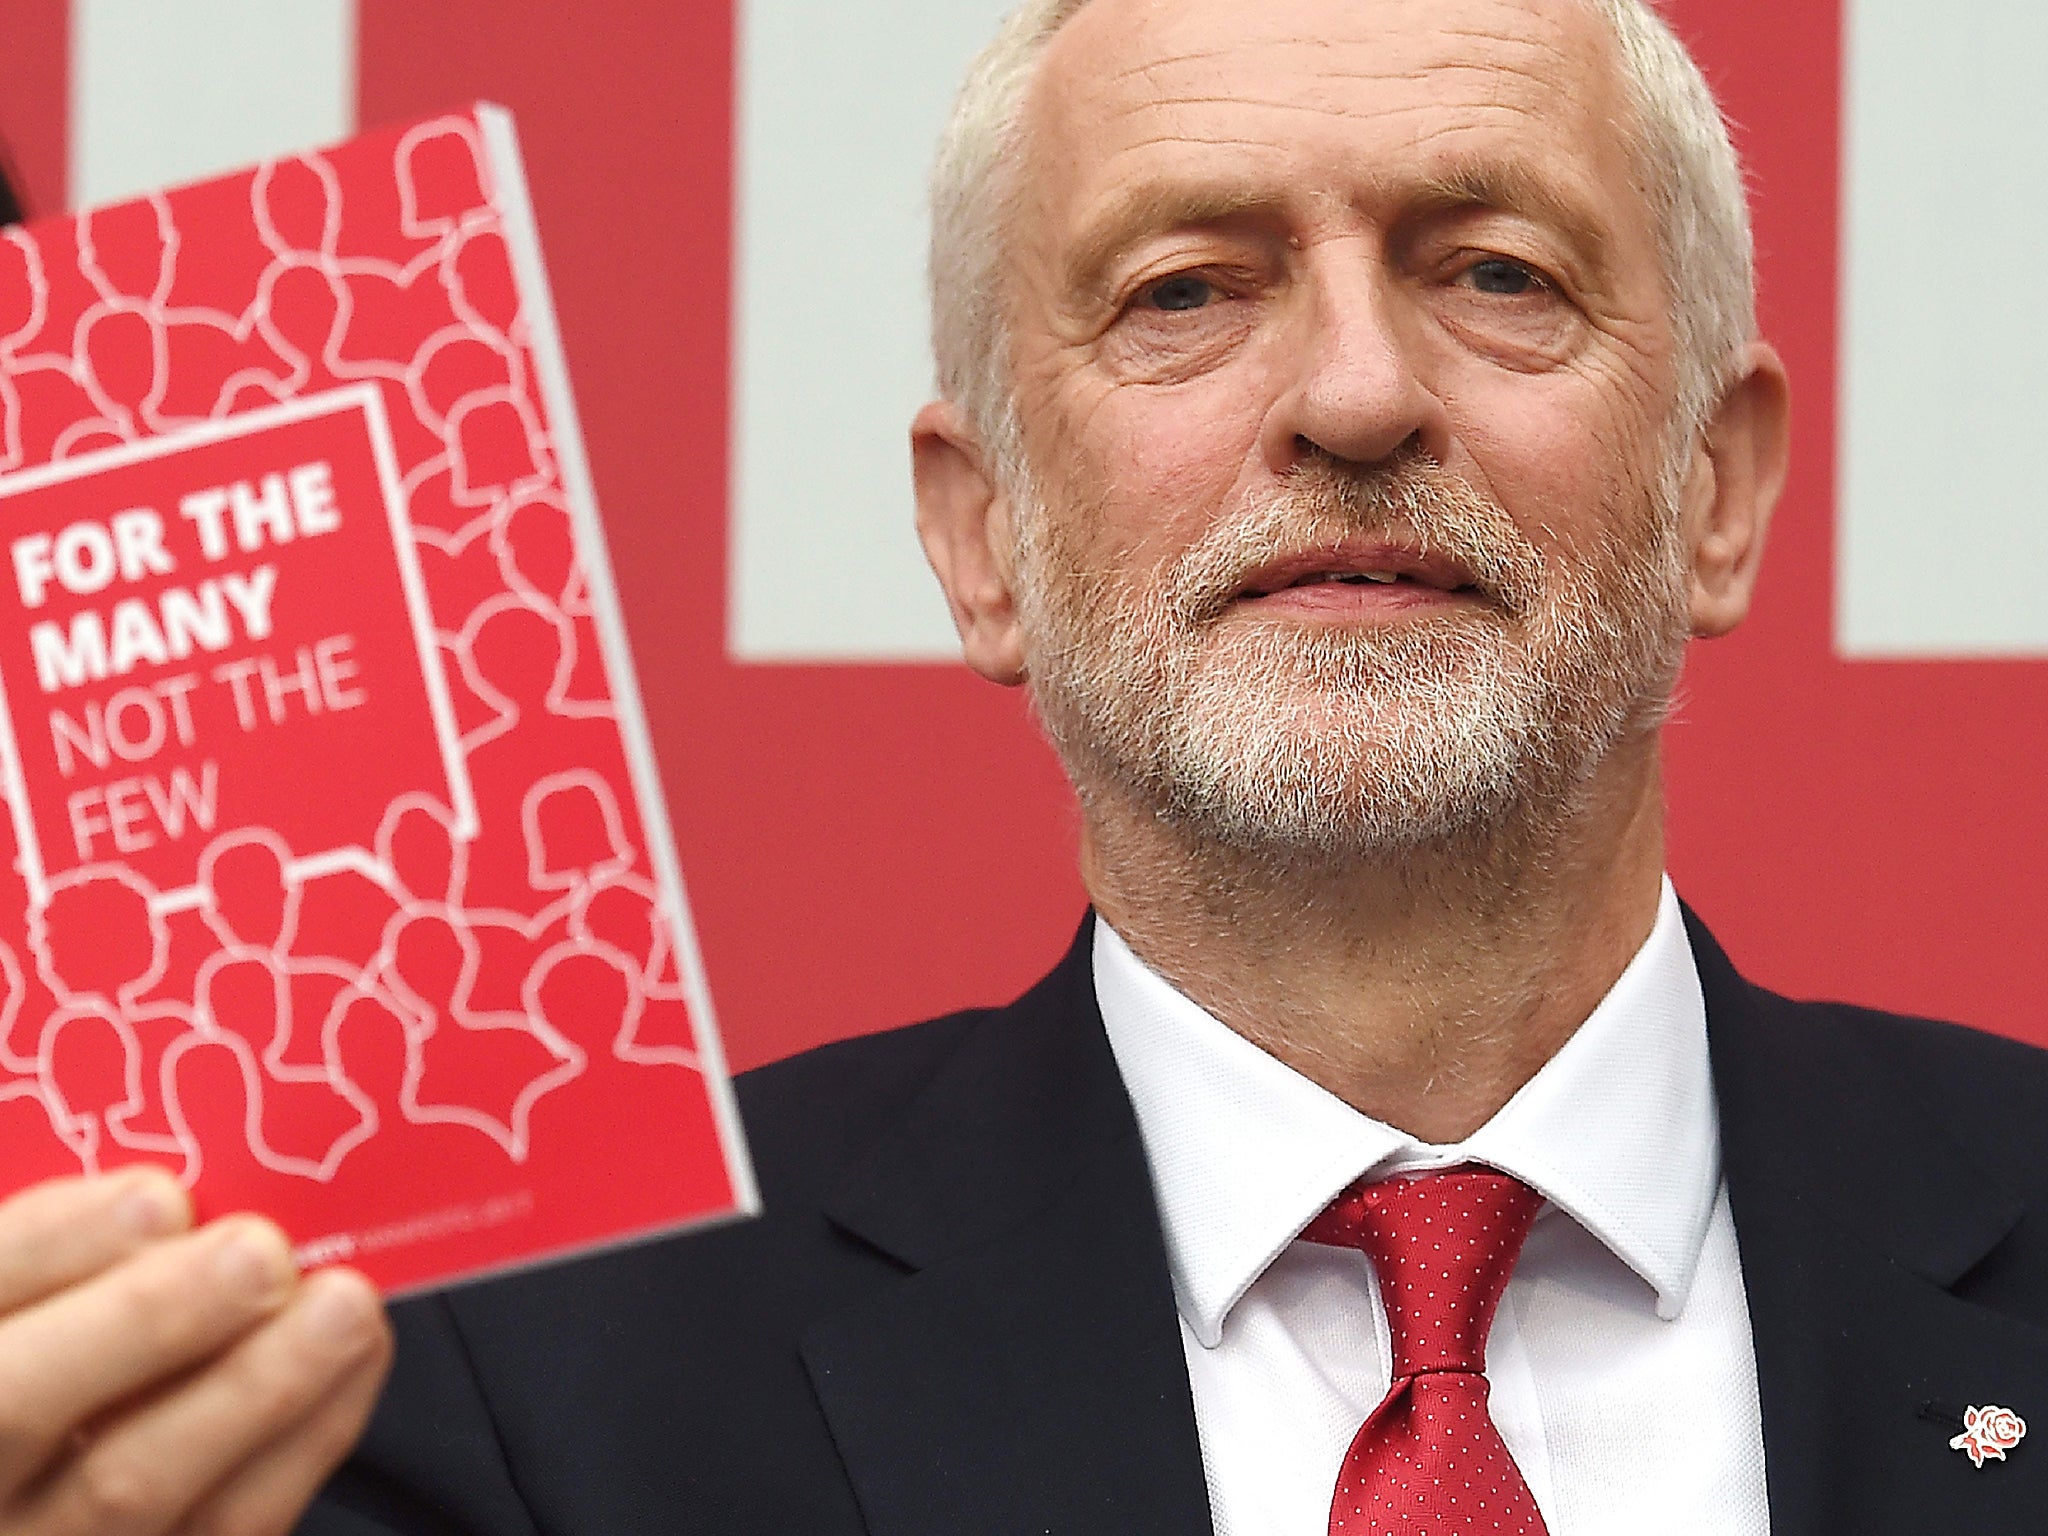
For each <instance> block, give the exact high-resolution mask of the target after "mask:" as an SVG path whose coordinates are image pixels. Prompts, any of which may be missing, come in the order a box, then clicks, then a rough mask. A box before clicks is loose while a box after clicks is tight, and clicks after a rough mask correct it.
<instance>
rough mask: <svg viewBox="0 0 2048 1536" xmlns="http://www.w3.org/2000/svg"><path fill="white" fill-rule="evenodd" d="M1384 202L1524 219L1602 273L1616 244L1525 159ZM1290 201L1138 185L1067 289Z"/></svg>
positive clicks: (1091, 284) (1072, 265)
mask: <svg viewBox="0 0 2048 1536" xmlns="http://www.w3.org/2000/svg"><path fill="white" fill-rule="evenodd" d="M1382 198H1384V200H1388V201H1397V202H1398V203H1399V205H1400V206H1401V207H1402V208H1403V210H1404V215H1405V216H1413V215H1415V214H1418V213H1419V214H1421V215H1423V216H1425V217H1426V216H1428V215H1431V214H1443V213H1456V212H1463V211H1485V212H1496V213H1505V214H1509V215H1513V216H1516V217H1520V218H1525V219H1528V220H1529V221H1530V222H1532V223H1535V224H1540V225H1543V226H1544V227H1546V228H1549V229H1552V230H1554V231H1556V232H1557V233H1558V234H1559V235H1560V236H1562V237H1563V238H1564V239H1565V240H1566V241H1567V242H1568V243H1569V244H1570V245H1572V246H1573V247H1575V248H1576V249H1577V251H1578V253H1579V254H1580V255H1581V256H1582V257H1583V258H1584V259H1585V260H1587V261H1588V262H1589V263H1591V264H1592V265H1593V266H1595V267H1596V268H1604V267H1605V265H1606V263H1607V257H1608V255H1609V248H1610V246H1611V245H1612V238H1611V236H1610V234H1609V233H1608V231H1607V230H1606V228H1605V227H1604V226H1603V225H1602V224H1601V222H1600V221H1599V220H1598V219H1597V218H1596V217H1595V216H1594V215H1593V214H1592V212H1591V211H1590V210H1589V209H1587V208H1586V207H1585V206H1584V205H1583V204H1582V203H1580V202H1579V201H1577V200H1576V199H1574V198H1573V197H1572V196H1570V195H1569V194H1568V193H1566V192H1563V191H1560V190H1559V189H1558V188H1557V187H1556V186H1555V185H1553V184H1552V182H1551V181H1550V180H1549V179H1547V178H1545V177H1542V176H1539V175H1537V174H1536V173H1535V172H1534V171H1532V170H1531V169H1530V168H1529V167H1528V166H1526V165H1523V164H1522V163H1520V162H1519V161H1514V160H1503V161H1483V162H1482V161H1472V162H1467V163H1464V164H1460V165H1456V166H1453V167H1450V168H1449V169H1446V170H1442V171H1436V172H1432V173H1430V174H1428V175H1426V176H1424V177H1422V178H1420V179H1419V180H1418V181H1416V182H1415V183H1413V184H1412V185H1410V186H1408V187H1406V188H1404V189H1401V190H1399V191H1392V190H1389V191H1388V192H1386V193H1384V194H1375V197H1374V200H1375V201H1378V200H1382ZM1287 201H1288V198H1287V194H1286V191H1285V190H1284V189H1282V190H1278V191H1275V190H1271V189H1265V190H1256V189H1253V188H1250V187H1231V186H1228V185H1208V186H1205V185H1202V184H1200V183H1181V182H1155V183H1150V184H1146V185H1142V186H1139V187H1136V188H1134V189H1132V190H1131V191H1129V192H1128V193H1126V194H1124V195H1123V196H1120V197H1119V198H1117V199H1116V200H1115V201H1114V202H1113V203H1111V205H1110V206H1109V208H1108V210H1107V211H1106V212H1104V213H1102V214H1100V215H1098V216H1097V217H1095V218H1093V219H1091V220H1090V221H1089V222H1088V223H1086V224H1085V225H1084V226H1083V227H1082V231H1081V233H1080V235H1079V237H1078V238H1077V239H1076V240H1075V241H1074V244H1073V248H1072V252H1071V254H1070V255H1069V256H1068V258H1067V260H1066V262H1065V263H1064V265H1063V271H1062V276H1063V278H1064V289H1065V291H1066V292H1069V293H1085V294H1088V295H1089V296H1091V297H1093V296H1097V295H1099V293H1100V290H1101V287H1102V285H1103V280H1104V276H1105V274H1106V272H1107V271H1108V269H1109V267H1110V266H1111V264H1112V263H1114V262H1115V260H1116V258H1117V257H1118V255H1119V254H1121V253H1122V252H1123V251H1125V250H1128V249H1129V248H1130V247H1131V246H1132V245H1135V244H1136V243H1137V242H1138V241H1140V240H1142V239H1145V238H1146V237H1147V236H1150V235H1157V234H1165V233H1168V232H1171V231H1173V230H1183V229H1204V228H1212V229H1213V228H1216V227H1219V226H1224V225H1229V224H1234V223H1241V222H1246V221H1252V220H1258V219H1263V218H1271V217H1274V216H1276V215H1278V214H1279V213H1280V212H1281V211H1282V209H1283V207H1284V206H1285V204H1286V203H1287Z"/></svg>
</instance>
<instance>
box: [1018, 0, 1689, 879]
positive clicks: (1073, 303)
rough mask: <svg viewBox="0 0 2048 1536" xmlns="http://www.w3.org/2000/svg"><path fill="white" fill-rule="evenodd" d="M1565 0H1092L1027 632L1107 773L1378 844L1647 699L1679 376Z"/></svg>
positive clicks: (1031, 539)
mask: <svg viewBox="0 0 2048 1536" xmlns="http://www.w3.org/2000/svg"><path fill="white" fill-rule="evenodd" d="M1630 121H1631V118H1630V116H1629V108H1628V106H1627V104H1626V102H1625V100H1624V98H1623V94H1622V87H1621V85H1620V81H1619V78H1618V76H1617V73H1616V69H1615V65H1614V63H1613V44H1612V42H1611V41H1610V39H1609V37H1608V35H1607V33H1606V31H1605V29H1604V27H1603V26H1602V25H1601V23H1600V22H1599V21H1598V20H1597V18H1596V17H1595V16H1594V15H1592V14H1591V12H1590V10H1589V9H1588V8H1586V7H1583V6H1582V5H1580V4H1577V3H1574V0H1554V3H1537V0H1522V3H1511V0H1351V3H1341V0H1262V3H1261V4H1259V5H1256V6H1248V5H1244V4H1242V3H1239V0H1172V3H1159V0H1093V3H1091V4H1090V5H1089V6H1088V7H1087V8H1086V9H1084V10H1083V11H1082V12H1081V13H1080V14H1079V15H1078V16H1077V17H1076V18H1075V19H1074V20H1073V21H1071V22H1070V23H1069V24H1068V25H1067V27H1066V28H1065V29H1064V30H1063V31H1062V32H1061V33H1060V34H1059V36H1058V37H1057V38H1056V39H1055V40H1054V42H1053V44H1052V47H1051V49H1050V51H1049V52H1048V54H1047V56H1046V59H1045V62H1044V65H1043V69H1042V73H1041V75H1040V79H1039V84H1038V89H1037V92H1036V94H1035V96H1034V98H1033V100H1032V102H1031V105H1030V108H1029V114H1028V119H1027V122H1028V132H1027V146H1028V148H1027V152H1026V159H1025V162H1024V165H1023V168H1022V175H1023V188H1024V194H1025V195H1024V198H1023V202H1022V206H1021V210H1020V212H1019V215H1018V222H1017V225H1016V226H1015V228H1014V230H1013V241H1014V243H1013V249H1014V250H1015V251H1016V255H1017V259H1016V261H1015V263H1014V264H1013V281H1014V283H1015V288H1014V291H1013V303H1012V312H1011V336H1012V358H1013V366H1014V383H1015V399H1016V408H1017V413H1018V420H1019V425H1020V427H1021V430H1022V443H1023V448H1024V455H1025V459H1026V464H1027V469H1028V474H1027V476H1026V479H1027V481H1028V484H1027V486H1026V487H1024V488H1023V491H1022V494H1020V495H1018V496H1017V497H1016V498H1015V499H1016V500H1017V502H1018V504H1019V505H1018V507H1017V511H1016V520H1017V523H1018V529H1017V535H1018V537H1017V560H1018V567H1019V568H1018V571H1017V585H1018V587H1019V589H1020V590H1019V622H1020V628H1021V635H1022V640H1023V645H1024V653H1025V662H1026V666H1027V669H1028V671H1029V674H1030V676H1031V680H1032V684H1033V687H1034V689H1035V690H1036V692H1037V694H1038V697H1039V700H1040V705H1041V708H1042V710H1043V712H1044V714H1045V716H1046V718H1047V721H1048V723H1049V725H1050V726H1051V728H1052V730H1053V732H1054V734H1055V736H1056V738H1057V739H1058V740H1059V742H1060V745H1061V747H1062V750H1063V752H1064V754H1065V756H1066V757H1067V760H1068V762H1069V766H1070V768H1071V769H1072V770H1073V771H1074V772H1075V775H1076V778H1077V780H1079V781H1080V783H1081V787H1082V790H1083V793H1084V795H1086V794H1091V793H1092V792H1094V791H1095V790H1097V789H1099V788H1102V787H1104V786H1105V785H1117V786H1121V787H1122V788H1124V789H1129V790H1136V791H1138V792H1139V793H1140V794H1141V796H1142V797H1143V798H1144V799H1145V800H1146V801H1147V802H1148V803H1150V804H1152V805H1154V806H1157V807H1159V808H1162V809H1164V810H1165V811H1166V812H1167V813H1168V814H1169V815H1172V816H1176V817H1180V818H1183V819H1185V820H1188V821H1190V822H1193V823H1194V824H1196V825H1198V826H1200V827H1201V828H1202V829H1204V831H1205V832H1206V833H1207V834H1208V835H1210V836H1212V837H1220V838H1222V839H1224V840H1226V841H1231V842H1243V843H1250V844H1260V843H1267V844H1270V843H1272V842H1275V841H1278V842H1280V843H1283V844H1290V845H1303V846H1313V847H1318V848H1322V849H1325V850H1328V851H1338V852H1349V853H1357V852H1365V851H1371V850H1373V849H1386V848H1390V847H1397V846H1401V845H1404V844H1409V843H1414V842H1418V841H1424V840H1434V839H1439V838H1443V837H1447V836H1456V835H1459V834H1461V833H1466V832H1471V831H1474V830H1477V829H1479V828H1481V827H1483V826H1485V825H1488V824H1491V823H1494V822H1496V821H1498V820H1499V819H1500V818H1501V817H1502V816H1503V815H1505V814H1507V813H1508V812H1510V811H1511V810H1513V809H1515V808H1516V807H1517V806H1526V805H1529V804H1532V803H1538V802H1544V801H1546V800H1550V799H1554V798H1555V797H1556V796H1557V795H1559V794H1562V793H1566V792H1568V791H1569V790H1570V789H1571V787H1572V786H1573V785H1575V784H1577V783H1579V782H1581V781H1583V780H1584V779H1585V778H1586V777H1587V776H1588V775H1589V774H1590V773H1591V772H1592V771H1593V770H1594V769H1595V768H1596V767H1597V765H1598V763H1599V762H1600V761H1601V760H1602V758H1603V757H1604V755H1605V754H1607V753H1608V752H1609V751H1610V750H1611V749H1612V748H1613V746H1614V744H1615V743H1616V742H1617V741H1618V740H1620V739H1622V738H1623V737H1624V736H1625V735H1627V734H1628V733H1629V732H1630V731H1632V730H1635V729H1639V728H1642V727H1645V726H1646V724H1647V722H1648V721H1650V720H1652V719H1654V718H1655V715H1656V713H1657V710H1658V708H1659V707H1660V705H1661V703H1662V701H1663V699H1664V697H1665V695H1666V694H1667V693H1668V690H1669V687H1670V685H1671V682H1672V680H1673V677H1674V675H1675V671H1676V667H1677V662H1678V655H1679V651H1680V649H1681V647H1682V644H1683V640H1684V636H1685V633H1686V628H1687V621H1686V572H1685V553H1684V550H1683V548H1682V545H1681V542H1680V539H1679V535H1678V531H1677V526H1676V523H1677V518H1676V510H1675V501H1676V498H1677V496H1678V494H1679V492H1678V479H1679V476H1678V474H1677V472H1676V468H1675V462H1674V447H1673V445H1674V431H1673V428H1674V422H1673V413H1674V410H1675V399H1676V366H1675V356H1674V343H1673V328H1672V325H1671V323H1670V319H1669V314H1668V311H1669V298H1668V295H1667V294H1666V292H1665V285H1664V281H1663V278H1662V273H1661V267H1660V265H1659V260H1658V251H1657V244H1656V234H1655V230H1654V228H1653V226H1652V223H1651V217H1650V214H1649V212H1648V209H1647V207H1646V206H1645V203H1644V200H1643V199H1642V197H1641V195H1640V194H1639V193H1638V191H1637V190H1636V188H1635V186H1634V183H1633V180H1632V170H1633V166H1632V164H1631V161H1630V159H1629V156H1628V154H1627V151H1626V149H1625V147H1624V145H1623V143H1622V142H1621V138H1620V134H1619V133H1618V132H1617V129H1616V125H1617V124H1624V123H1628V122H1630Z"/></svg>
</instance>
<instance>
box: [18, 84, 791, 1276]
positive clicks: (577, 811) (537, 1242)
mask: <svg viewBox="0 0 2048 1536" xmlns="http://www.w3.org/2000/svg"><path fill="white" fill-rule="evenodd" d="M0 546H4V548H5V551H6V564H5V575H4V577H0V694H4V698H0V789H4V794H5V797H6V802H7V811H8V816H7V817H6V818H5V819H4V820H0V836H11V838H12V840H13V848H12V850H11V855H10V857H9V858H7V859H5V860H0V872H4V875H0V1185H4V1187H5V1188H6V1189H13V1188H18V1187H20V1186H22V1185H25V1184H28V1183H31V1182H34V1181H35V1180H38V1179H41V1178H45V1177H50V1176H53V1175H57V1174H65V1173H70V1174H76V1173H79V1172H81V1171H103V1170H110V1169H115V1168H119V1167H122V1166H124V1165H127V1164H131V1163H137V1162H153V1163H159V1164H163V1165H166V1166H168V1167H170V1168H172V1169H174V1170H175V1171H176V1172H177V1173H178V1174H179V1175H180V1177H182V1178H183V1179H184V1180H185V1181H186V1182H187V1183H188V1184H189V1185H190V1186H191V1188H192V1189H193V1191H194V1196H195V1199H196V1201H197V1204H198V1207H199V1210H200V1212H201V1214H202V1215H203V1216H212V1215H217V1214H220V1213H223V1212H226V1211H229V1210H236V1209H244V1208H248V1209H256V1210H261V1211H264V1212H266V1213H268V1214H269V1215H271V1216H273V1217H275V1218H276V1219H277V1220H279V1221H280V1222H281V1223H282V1224H283V1225H284V1226H285V1228H286V1229H287V1230H288V1231H289V1232H290V1233H291V1234H292V1236H293V1238H294V1240H295V1241H296V1242H297V1243H299V1245H300V1252H301V1255H302V1257H303V1258H304V1259H305V1260H306V1262H308V1263H320V1262H331V1261H344V1262H347V1263H350V1264H354V1265H356V1266H358V1267H360V1268H362V1269H364V1270H365V1271H367V1272H368V1273H369V1274H370V1275H371V1276H373V1277H374V1278H375V1279H376V1280H378V1281H379V1282H380V1283H381V1284H383V1285H384V1286H385V1287H387V1288H389V1289H393V1290H400V1289H408V1288H413V1287H418V1286H423V1285H428V1284H435V1283H441V1282H446V1281H448V1280H450V1279H453V1278H456V1277H460V1276H468V1275H473V1274H476V1273H478V1272H480V1271H484V1270H491V1269H497V1268H500V1267H503V1266H507V1265H513V1264H520V1263H527V1262H532V1261H534V1260H537V1259H540V1258H544V1257H551V1256H555V1255H559V1254H562V1253H564V1252H567V1251H570V1250H573V1249H578V1248H583V1247H587V1246H591V1245H595V1244H603V1243H611V1242H617V1241H623V1240H626V1239H629V1238H636V1237H640V1236H644V1235H648V1234H651V1233H653V1232H657V1231H665V1230H670V1229H673V1228H676V1227H678V1226H680V1225H684V1224H687V1223H693V1222H700V1221H704V1220H708V1219H712V1218H715V1217H720V1216H726V1215H731V1214H734V1213H741V1212H747V1211H751V1210H752V1209H754V1207H755V1196H754V1192H753V1185H752V1179H751V1175H750V1173H749V1169H748V1165H747V1161H746V1155H745V1151H744V1148H743V1146H742V1143H741V1140H740V1134H739V1127H738V1122H737V1119H736V1117H735V1114H734V1111H733V1102H732V1095H731V1090H730V1086H729V1084H728V1082H727V1079H726V1075H725V1070H724V1067H723V1064H722V1060H721V1057H720V1053H719V1047H718V1040H717V1037H716V1034H715V1032H714V1028H713V1024H712V1016H711V1006H710V1000H709V997H708V995H707V993H706V990H705V986H704V980H703V974H702V971H701V968H700V966H699V963H698V958H697V950H696V945H695V942H694V940H693V938H692V933H691V928H690V920H689V911H688V908H687V905H686V904H685V901H684V896H683V887H682V881H681V876H680V873H679V871H678V869H677V867H676V860H675V855H674V850H673V845H672V842H671V840H670V836H669V830H668V823H667V817H666V814H665V812H664V810H663V806H662V801H661V794H660V786H659V780H658V778H657V775H656V771H655V765H654V759H653V754H652V751H651V749H650V746H649V742H648V736H647V728H646V724H645V721H644V719H643V717H642V714H641V711H640V706H639V702H638V698H637V695H636V693H635V689H634V680H633V673H632V669H631V665H630V659H629V656H628V653H627V648H626V643H625V635H624V631H623V628H622V627H621V623H620V619H619V612H618V604H617V601H616V598H615V596H614V592H613V587H612V582H611V578H610V574H609V570H608V567H607V565H606V559H605V550H604V543H603V539H602V537H601V533H600V529H599V524H598V518H597V511H596V504H595V501H594V499H593V497H592V494H591V488H590V479H589V474H588V471H587V468H586V466H585V464H584V460H583V454H582V449H581V443H580V439H579V436H578V433H577V428H576V420H575V414H574V410H573V408H572V405H571V402H570V398H569V390H568V382H567V375H566V373H565V370H564V368H563V364H562V354H561V347H560V343H559V340H558V338H557V336H556V333H555V326H554V320H553V316H552V311H551V309H550V307H549V302H548V293H547V287H546V283H545V280H544V276H543V273H542V268H541V260H540V248H539V244H538V242H537V240H536V237H535V234H534V228H533V219H532V214H531V210H530V206H529V204H528V201H527V197H526V192H525V186H524V181H523V178H522V174H521V170H520V164H519V158H518V151H517V145H516V142H515V139H514V136H513V130H512V124H511V120H510V118H509V117H507V116H506V115H505V114H504V113H503V112H501V111H498V110H496V109H494V108H488V107H484V108H478V109H477V110H476V111H474V112H471V113H467V114H462V115H455V116H448V117H443V118H437V119H434V120H431V121H427V122H422V123H418V124H414V125H412V126H410V127H406V128H402V129H397V130H394V131H390V132H383V133H375V134H370V135H367V136H365V137H363V138H360V139H357V140H355V141H353V142H351V143H349V144H346V145H343V146H341V147H339V148H336V149H332V150H328V151H325V152H323V153H319V154H309V155H304V156H298V157H294V158H290V159H284V160H279V161H276V162H274V163H272V164H269V165H265V166H262V167H260V168H258V169H256V170H254V171H251V172H248V173H245V174H242V175H236V176H229V177H225V178H222V179H220V180H217V181H210V182H206V183H203V184H201V185H197V186H191V187H186V188H183V189H180V190H177V191H172V192H168V193H164V194H160V195H157V196H153V197H149V198H146V199H142V200H139V201H136V202H132V203H127V204H123V205H121V206H119V207H114V208H108V209H102V210H99V211H96V212H93V213H89V214H85V215H81V216H79V217H77V218H70V219H52V220H48V221H45V222H43V223H40V224H36V225H32V226H30V227H28V228H27V229H26V230H19V229H17V230H10V231H7V232H5V233H4V235H0Z"/></svg>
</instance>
